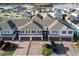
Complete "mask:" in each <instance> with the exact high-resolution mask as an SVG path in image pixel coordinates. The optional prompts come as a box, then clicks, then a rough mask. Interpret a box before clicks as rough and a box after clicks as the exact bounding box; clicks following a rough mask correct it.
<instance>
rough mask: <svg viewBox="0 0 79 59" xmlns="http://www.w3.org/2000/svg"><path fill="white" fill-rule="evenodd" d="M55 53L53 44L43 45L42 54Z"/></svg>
mask: <svg viewBox="0 0 79 59" xmlns="http://www.w3.org/2000/svg"><path fill="white" fill-rule="evenodd" d="M52 54H53V50H52V48H51V45H49V44H45V45H44V46H43V47H42V55H44V56H50V55H52Z"/></svg>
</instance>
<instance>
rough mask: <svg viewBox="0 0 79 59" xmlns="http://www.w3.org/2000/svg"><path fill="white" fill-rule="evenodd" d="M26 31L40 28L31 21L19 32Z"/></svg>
mask: <svg viewBox="0 0 79 59" xmlns="http://www.w3.org/2000/svg"><path fill="white" fill-rule="evenodd" d="M26 29H41V28H40V27H39V26H38V25H37V24H35V23H34V22H33V21H32V22H31V23H30V24H28V25H26V26H25V27H23V28H22V29H21V30H26Z"/></svg>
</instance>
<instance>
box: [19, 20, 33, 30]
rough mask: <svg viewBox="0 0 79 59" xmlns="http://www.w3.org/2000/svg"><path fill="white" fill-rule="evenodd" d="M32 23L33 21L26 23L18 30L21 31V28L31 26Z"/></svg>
mask: <svg viewBox="0 0 79 59" xmlns="http://www.w3.org/2000/svg"><path fill="white" fill-rule="evenodd" d="M32 22H33V20H31V21H30V22H28V23H26V24H25V25H23V26H20V27H19V28H18V29H19V30H21V29H22V28H24V27H25V26H28V25H29V24H31V23H32Z"/></svg>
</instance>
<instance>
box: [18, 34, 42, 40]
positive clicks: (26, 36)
mask: <svg viewBox="0 0 79 59" xmlns="http://www.w3.org/2000/svg"><path fill="white" fill-rule="evenodd" d="M21 37H30V40H32V37H41V40H42V35H19V40H21Z"/></svg>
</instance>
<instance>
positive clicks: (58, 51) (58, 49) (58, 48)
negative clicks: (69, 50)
mask: <svg viewBox="0 0 79 59" xmlns="http://www.w3.org/2000/svg"><path fill="white" fill-rule="evenodd" d="M66 55H67V54H66V50H65V47H64V46H63V44H62V43H61V42H55V50H54V54H53V56H66Z"/></svg>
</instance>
